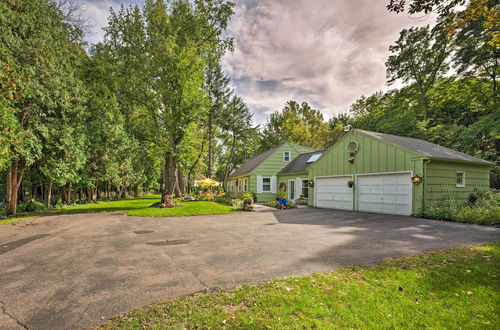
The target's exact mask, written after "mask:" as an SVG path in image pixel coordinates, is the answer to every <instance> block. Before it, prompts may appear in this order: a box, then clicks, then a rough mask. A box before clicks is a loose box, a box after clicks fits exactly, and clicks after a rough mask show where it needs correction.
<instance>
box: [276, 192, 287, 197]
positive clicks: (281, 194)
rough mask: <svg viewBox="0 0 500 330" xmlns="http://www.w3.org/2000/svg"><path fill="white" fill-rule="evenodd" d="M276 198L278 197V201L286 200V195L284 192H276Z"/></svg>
mask: <svg viewBox="0 0 500 330" xmlns="http://www.w3.org/2000/svg"><path fill="white" fill-rule="evenodd" d="M276 197H278V198H280V199H281V198H287V193H286V191H284V190H280V191H278V193H277V194H276Z"/></svg>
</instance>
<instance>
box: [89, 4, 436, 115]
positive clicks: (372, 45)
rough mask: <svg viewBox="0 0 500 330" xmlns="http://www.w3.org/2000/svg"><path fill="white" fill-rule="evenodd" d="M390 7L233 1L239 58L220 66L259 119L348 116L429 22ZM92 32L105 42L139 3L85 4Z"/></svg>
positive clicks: (383, 86)
mask: <svg viewBox="0 0 500 330" xmlns="http://www.w3.org/2000/svg"><path fill="white" fill-rule="evenodd" d="M388 1H389V0H236V1H235V2H236V4H237V5H236V8H235V11H236V13H235V15H234V17H233V19H232V21H231V24H230V28H229V33H230V34H231V35H232V36H233V37H234V39H235V50H234V52H233V53H232V54H228V55H226V56H225V58H224V60H223V65H224V69H225V71H226V72H227V73H228V74H229V75H230V76H231V79H232V80H231V85H232V87H233V88H234V89H235V91H236V94H238V95H240V96H242V97H243V99H244V100H245V102H246V103H247V105H248V106H249V108H250V110H252V112H253V113H254V119H255V121H256V122H258V123H263V122H265V120H266V118H267V116H268V115H269V114H270V113H272V112H274V111H276V110H280V109H282V108H283V106H284V104H285V102H286V101H288V100H292V99H293V100H296V101H298V102H302V101H306V102H309V103H310V104H312V105H313V106H314V107H316V108H317V109H319V110H321V111H322V112H323V113H324V114H325V117H326V118H329V117H330V116H331V115H332V114H338V113H340V112H346V111H347V110H348V109H349V106H350V104H352V103H353V102H354V101H355V100H356V99H357V98H358V97H360V96H361V95H363V94H364V95H370V94H372V93H374V92H376V91H378V90H381V89H382V90H387V89H388V87H387V86H386V84H385V64H384V63H385V61H386V59H387V57H388V55H389V51H388V48H389V45H390V44H392V43H393V42H394V41H395V40H396V39H397V38H398V34H399V31H400V30H401V29H403V28H405V27H410V26H414V25H426V24H432V23H433V21H432V19H431V18H425V19H421V18H416V17H410V16H408V15H406V14H399V15H396V14H394V13H389V12H388V11H387V10H386V7H385V6H386V5H387V3H388ZM82 2H83V3H84V8H85V11H86V14H87V15H88V17H89V19H90V21H91V23H92V24H93V25H94V29H93V33H92V34H91V35H89V36H88V37H87V40H88V41H89V42H97V41H100V40H102V37H103V32H102V27H103V26H105V24H106V20H107V16H108V14H109V8H110V7H113V8H115V9H118V8H119V6H120V4H122V3H124V4H136V3H137V4H142V3H143V1H141V0H135V1H134V0H124V1H120V0H83V1H82Z"/></svg>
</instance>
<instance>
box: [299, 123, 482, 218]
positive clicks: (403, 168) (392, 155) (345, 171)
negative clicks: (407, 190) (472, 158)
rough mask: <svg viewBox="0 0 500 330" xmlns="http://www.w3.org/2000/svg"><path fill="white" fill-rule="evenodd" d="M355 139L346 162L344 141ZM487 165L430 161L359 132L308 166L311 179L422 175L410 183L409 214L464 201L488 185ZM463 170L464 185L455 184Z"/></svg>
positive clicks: (340, 141)
mask: <svg viewBox="0 0 500 330" xmlns="http://www.w3.org/2000/svg"><path fill="white" fill-rule="evenodd" d="M353 140H355V141H357V142H358V144H359V148H358V151H357V153H356V154H355V156H354V163H353V164H350V163H349V162H348V158H349V154H348V153H347V144H348V143H349V142H350V141H353ZM489 169H490V166H489V165H488V164H480V163H472V162H458V161H449V160H447V161H438V160H435V159H431V160H429V159H428V158H427V157H425V156H424V155H421V154H419V153H416V152H413V151H410V150H407V149H404V148H402V147H399V146H396V145H393V144H391V143H389V142H386V141H383V140H380V139H377V138H374V137H372V136H369V135H366V134H363V133H361V132H358V131H351V132H349V133H347V134H346V135H345V136H344V137H343V138H342V139H341V140H339V141H338V142H337V143H336V144H335V145H334V146H332V147H331V148H330V149H329V150H328V151H326V152H325V153H324V154H323V155H322V157H321V158H320V159H319V160H317V161H316V162H315V163H314V164H313V165H311V166H310V167H309V169H308V174H309V178H310V179H314V178H315V177H320V176H334V175H355V174H368V173H373V174H375V173H393V172H409V173H411V174H412V175H415V174H418V175H420V176H422V177H423V182H422V183H421V184H416V185H415V184H414V185H412V190H413V191H412V213H413V214H418V213H419V212H420V211H421V210H422V208H424V207H430V206H436V205H439V204H443V203H444V202H446V201H447V200H449V199H450V198H453V199H454V200H455V201H456V202H457V203H464V202H466V201H467V198H468V196H469V195H470V193H471V192H472V191H473V190H474V189H475V188H479V189H481V190H487V189H488V187H489ZM457 171H463V172H465V187H456V172H457ZM313 203H314V189H311V188H310V189H309V205H313Z"/></svg>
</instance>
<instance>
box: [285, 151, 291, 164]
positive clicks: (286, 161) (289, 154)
mask: <svg viewBox="0 0 500 330" xmlns="http://www.w3.org/2000/svg"><path fill="white" fill-rule="evenodd" d="M287 153H288V160H286V159H285V154H287ZM283 161H284V162H285V163H290V162H291V161H292V152H291V151H283Z"/></svg>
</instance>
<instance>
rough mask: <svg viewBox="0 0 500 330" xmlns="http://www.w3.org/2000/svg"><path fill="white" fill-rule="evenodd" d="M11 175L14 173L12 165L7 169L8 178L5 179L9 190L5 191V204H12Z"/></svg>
mask: <svg viewBox="0 0 500 330" xmlns="http://www.w3.org/2000/svg"><path fill="white" fill-rule="evenodd" d="M11 175H12V167H10V166H9V168H8V169H7V178H6V180H5V182H6V183H7V190H6V191H5V205H9V204H10V190H11V188H10V184H11V182H10V180H11V178H10V177H11Z"/></svg>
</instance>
